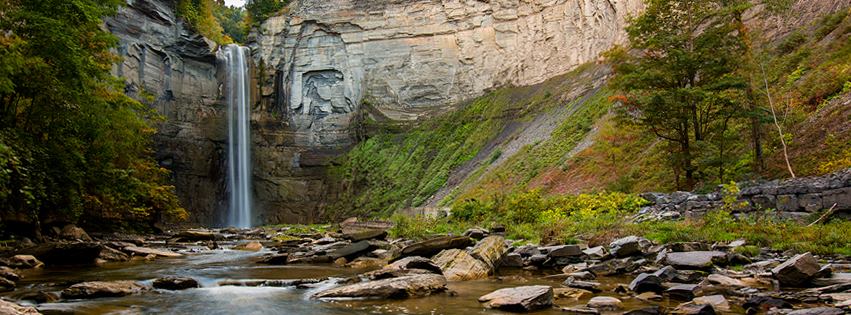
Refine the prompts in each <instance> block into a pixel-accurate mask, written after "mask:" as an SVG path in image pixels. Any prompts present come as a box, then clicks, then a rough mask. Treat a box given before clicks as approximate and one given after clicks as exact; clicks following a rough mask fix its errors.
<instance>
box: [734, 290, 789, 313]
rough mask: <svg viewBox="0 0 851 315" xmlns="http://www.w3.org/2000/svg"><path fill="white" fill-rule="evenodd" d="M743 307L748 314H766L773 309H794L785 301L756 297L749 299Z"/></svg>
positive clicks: (763, 296) (769, 297) (762, 296)
mask: <svg viewBox="0 0 851 315" xmlns="http://www.w3.org/2000/svg"><path fill="white" fill-rule="evenodd" d="M742 307H743V308H744V309H745V310H746V311H747V312H748V314H754V313H759V312H766V311H768V310H770V309H772V308H780V309H783V308H792V304H790V303H789V302H787V301H786V300H783V299H778V298H775V297H771V296H765V295H755V296H752V297H750V298H748V300H747V302H745V304H744V305H742Z"/></svg>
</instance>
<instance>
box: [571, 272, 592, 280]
mask: <svg viewBox="0 0 851 315" xmlns="http://www.w3.org/2000/svg"><path fill="white" fill-rule="evenodd" d="M567 276H568V277H573V278H574V279H577V280H594V279H596V278H597V276H595V275H594V274H593V273H591V272H590V271H577V272H571V273H569V274H567Z"/></svg>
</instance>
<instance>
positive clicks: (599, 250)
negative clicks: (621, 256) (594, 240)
mask: <svg viewBox="0 0 851 315" xmlns="http://www.w3.org/2000/svg"><path fill="white" fill-rule="evenodd" d="M582 253H583V254H585V255H586V256H588V258H590V259H604V258H606V257H608V256H609V252H607V251H606V248H605V247H603V246H597V247H591V248H588V249H585V250H583V251H582Z"/></svg>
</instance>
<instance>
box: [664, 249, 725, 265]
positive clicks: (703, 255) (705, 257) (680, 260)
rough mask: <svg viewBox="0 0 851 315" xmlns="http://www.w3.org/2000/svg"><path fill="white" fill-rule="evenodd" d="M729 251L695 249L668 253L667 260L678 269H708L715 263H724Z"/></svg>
mask: <svg viewBox="0 0 851 315" xmlns="http://www.w3.org/2000/svg"><path fill="white" fill-rule="evenodd" d="M726 257H727V253H724V252H719V251H694V252H676V253H667V254H666V256H665V262H666V263H667V264H669V265H671V266H673V267H674V268H677V269H680V268H682V269H707V268H711V267H712V266H713V265H714V264H716V263H718V264H723V263H724V262H725V261H726Z"/></svg>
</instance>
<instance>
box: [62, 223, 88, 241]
mask: <svg viewBox="0 0 851 315" xmlns="http://www.w3.org/2000/svg"><path fill="white" fill-rule="evenodd" d="M59 237H61V238H64V239H66V240H79V241H87V242H91V241H92V238H91V237H89V234H88V233H86V231H85V230H83V229H82V228H80V227H78V226H76V225H73V224H68V225H66V226H65V227H63V228H62V231H60V232H59Z"/></svg>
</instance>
